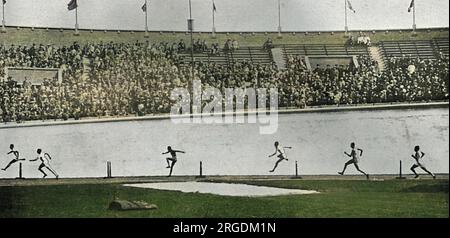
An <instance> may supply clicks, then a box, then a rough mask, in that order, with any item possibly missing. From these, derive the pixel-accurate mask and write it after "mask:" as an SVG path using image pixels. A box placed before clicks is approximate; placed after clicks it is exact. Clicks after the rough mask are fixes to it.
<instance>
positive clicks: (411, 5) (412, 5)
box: [408, 0, 416, 12]
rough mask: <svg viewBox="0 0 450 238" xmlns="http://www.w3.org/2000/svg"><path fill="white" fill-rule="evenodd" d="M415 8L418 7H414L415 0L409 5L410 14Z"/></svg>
mask: <svg viewBox="0 0 450 238" xmlns="http://www.w3.org/2000/svg"><path fill="white" fill-rule="evenodd" d="M414 7H416V6H415V5H414V0H412V1H411V3H410V4H409V7H408V12H411V9H412V8H414Z"/></svg>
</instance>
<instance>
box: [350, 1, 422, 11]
mask: <svg viewBox="0 0 450 238" xmlns="http://www.w3.org/2000/svg"><path fill="white" fill-rule="evenodd" d="M413 1H414V0H413ZM347 5H348V9H350V11H352V12H353V13H356V11H355V9H353V6H352V4H351V3H350V0H347Z"/></svg>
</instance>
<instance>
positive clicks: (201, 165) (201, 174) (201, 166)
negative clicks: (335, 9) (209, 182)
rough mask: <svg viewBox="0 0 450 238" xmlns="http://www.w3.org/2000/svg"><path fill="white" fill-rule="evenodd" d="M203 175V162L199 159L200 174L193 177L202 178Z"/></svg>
mask: <svg viewBox="0 0 450 238" xmlns="http://www.w3.org/2000/svg"><path fill="white" fill-rule="evenodd" d="M204 177H205V176H203V162H202V161H200V175H199V176H197V177H195V178H204Z"/></svg>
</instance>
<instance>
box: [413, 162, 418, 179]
mask: <svg viewBox="0 0 450 238" xmlns="http://www.w3.org/2000/svg"><path fill="white" fill-rule="evenodd" d="M417 167H419V166H418V165H416V164H415V165H413V166H412V167H411V171H413V173H414V174H415V175H416V176H415V177H414V178H418V177H419V175H418V174H417V173H416V170H415V169H416V168H417Z"/></svg>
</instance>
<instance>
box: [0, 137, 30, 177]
mask: <svg viewBox="0 0 450 238" xmlns="http://www.w3.org/2000/svg"><path fill="white" fill-rule="evenodd" d="M9 149H10V150H11V151H9V152H8V153H7V155H10V154H13V155H14V157H15V158H14V159H12V160H11V161H10V162H9V163H8V165H6V167H5V168H3V169H2V170H3V171H6V170H7V169H8V168H9V166H11V165H12V164H14V163H16V162H19V161H23V160H25V159H24V158H22V159H19V156H20V154H19V151H17V150H14V145H13V144H11V145H10V146H9Z"/></svg>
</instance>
